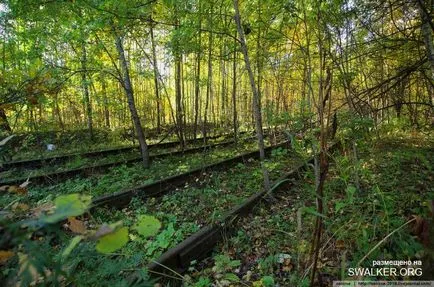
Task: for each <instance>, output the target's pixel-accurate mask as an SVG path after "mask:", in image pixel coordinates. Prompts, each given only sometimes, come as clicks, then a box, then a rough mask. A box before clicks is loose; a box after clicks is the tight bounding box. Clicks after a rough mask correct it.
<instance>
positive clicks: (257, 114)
mask: <svg viewBox="0 0 434 287" xmlns="http://www.w3.org/2000/svg"><path fill="white" fill-rule="evenodd" d="M233 3H234V9H235V23H236V25H237V30H238V35H239V37H240V39H239V41H240V46H241V52H242V53H243V56H244V62H245V65H246V70H247V73H248V74H249V80H250V86H251V88H252V92H253V115H254V118H255V127H256V136H257V138H258V148H259V158H260V161H261V167H262V172H263V175H264V187H265V189H266V190H269V189H270V178H269V175H268V170H267V169H266V168H265V166H264V160H265V151H264V150H265V147H264V135H263V132H262V115H261V108H260V102H259V100H260V99H259V92H258V90H257V88H256V84H255V77H254V76H253V71H252V68H251V65H250V59H249V54H248V50H247V45H246V40H245V37H244V31H243V28H242V26H241V17H240V11H239V5H238V0H234V2H233Z"/></svg>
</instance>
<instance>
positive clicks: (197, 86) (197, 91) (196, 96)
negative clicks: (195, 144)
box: [193, 21, 202, 139]
mask: <svg viewBox="0 0 434 287" xmlns="http://www.w3.org/2000/svg"><path fill="white" fill-rule="evenodd" d="M201 23H202V21H200V22H199V27H201ZM198 37H199V50H198V51H197V54H196V76H195V87H194V128H193V134H194V135H193V136H194V139H196V137H197V123H198V119H199V95H200V58H201V54H202V52H201V42H202V39H201V38H202V37H201V32H200V31H199V36H198Z"/></svg>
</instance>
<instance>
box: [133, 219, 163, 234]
mask: <svg viewBox="0 0 434 287" xmlns="http://www.w3.org/2000/svg"><path fill="white" fill-rule="evenodd" d="M160 228H161V222H160V221H159V220H158V219H157V218H155V217H154V216H150V215H140V216H139V221H138V222H137V224H136V225H135V226H134V229H135V230H136V231H137V232H138V233H139V234H140V235H142V236H143V237H151V236H154V235H156V234H157V233H158V230H160Z"/></svg>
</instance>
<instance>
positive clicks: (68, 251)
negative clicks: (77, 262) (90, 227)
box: [62, 236, 83, 258]
mask: <svg viewBox="0 0 434 287" xmlns="http://www.w3.org/2000/svg"><path fill="white" fill-rule="evenodd" d="M82 239H83V237H82V236H75V237H74V238H72V239H71V241H70V242H69V244H68V246H67V247H66V248H65V250H63V252H62V257H63V258H66V257H68V256H69V254H71V252H72V250H74V248H75V247H76V246H77V245H78V243H80V241H81V240H82Z"/></svg>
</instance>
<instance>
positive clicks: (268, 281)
mask: <svg viewBox="0 0 434 287" xmlns="http://www.w3.org/2000/svg"><path fill="white" fill-rule="evenodd" d="M261 281H262V284H263V285H264V287H274V286H275V283H274V279H273V277H271V276H264V277H262V279H261Z"/></svg>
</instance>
